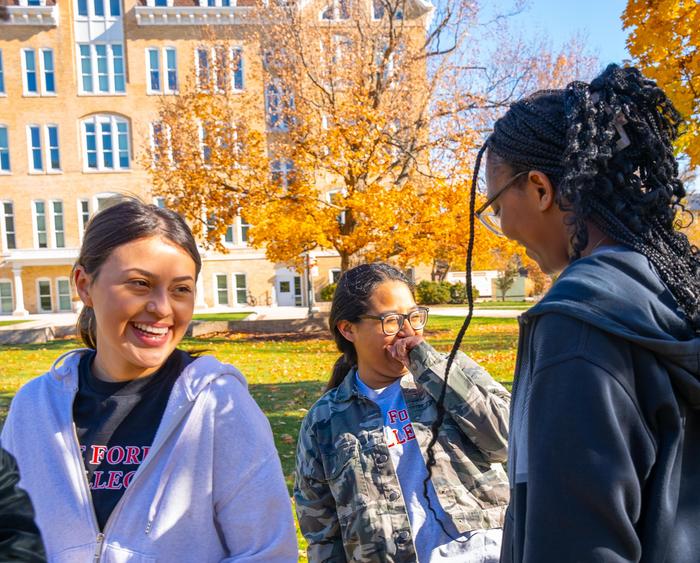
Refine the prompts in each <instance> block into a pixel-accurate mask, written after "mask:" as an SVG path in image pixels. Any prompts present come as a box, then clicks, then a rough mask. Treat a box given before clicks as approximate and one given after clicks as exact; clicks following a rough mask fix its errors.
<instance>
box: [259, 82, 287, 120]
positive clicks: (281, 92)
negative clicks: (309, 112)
mask: <svg viewBox="0 0 700 563" xmlns="http://www.w3.org/2000/svg"><path fill="white" fill-rule="evenodd" d="M270 88H273V89H274V90H275V96H276V97H277V110H276V113H275V115H276V116H277V119H276V123H275V124H273V123H272V122H271V117H272V113H271V111H270V106H271V104H270V98H271V96H270V95H269V93H270ZM264 95H265V122H266V124H267V129H268V131H289V123H288V119H287V117H288V116H285V115H284V111H285V108H284V107H283V106H291V107H292V108H293V107H294V97H293V96H292V97H291V98H290V100H291V103H289V100H285V89H284V87H283V85H282V84H281V83H280V82H279V81H278V80H271V81H270V82H268V83H267V84H266V85H265V94H264ZM280 111H281V112H282V113H279V112H280Z"/></svg>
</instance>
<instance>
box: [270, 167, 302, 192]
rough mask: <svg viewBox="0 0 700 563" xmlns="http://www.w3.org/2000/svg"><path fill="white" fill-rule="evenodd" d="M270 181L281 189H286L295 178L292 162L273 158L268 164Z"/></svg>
mask: <svg viewBox="0 0 700 563" xmlns="http://www.w3.org/2000/svg"><path fill="white" fill-rule="evenodd" d="M270 174H271V176H272V182H273V183H274V184H276V185H278V186H279V187H281V188H282V189H283V190H285V191H286V190H288V189H289V187H290V186H291V185H292V184H293V183H294V181H295V179H296V172H295V170H294V163H293V162H292V161H291V160H273V161H272V163H271V164H270Z"/></svg>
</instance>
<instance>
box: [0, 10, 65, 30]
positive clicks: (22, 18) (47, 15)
mask: <svg viewBox="0 0 700 563" xmlns="http://www.w3.org/2000/svg"><path fill="white" fill-rule="evenodd" d="M5 10H6V14H7V20H6V21H4V22H3V23H2V24H0V25H31V26H48V27H56V26H57V25H58V5H56V6H5Z"/></svg>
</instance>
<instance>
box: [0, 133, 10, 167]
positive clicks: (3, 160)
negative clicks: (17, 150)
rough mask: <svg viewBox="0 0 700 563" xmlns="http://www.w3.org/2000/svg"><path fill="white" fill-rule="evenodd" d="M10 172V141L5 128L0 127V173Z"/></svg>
mask: <svg viewBox="0 0 700 563" xmlns="http://www.w3.org/2000/svg"><path fill="white" fill-rule="evenodd" d="M9 171H10V140H9V136H8V134H7V126H5V125H0V172H9Z"/></svg>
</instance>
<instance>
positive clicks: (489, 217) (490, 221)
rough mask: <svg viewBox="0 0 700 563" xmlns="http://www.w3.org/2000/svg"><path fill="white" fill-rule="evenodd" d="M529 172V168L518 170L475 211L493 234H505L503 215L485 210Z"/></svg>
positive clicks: (475, 214) (500, 235) (501, 235)
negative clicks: (502, 222)
mask: <svg viewBox="0 0 700 563" xmlns="http://www.w3.org/2000/svg"><path fill="white" fill-rule="evenodd" d="M529 173H530V171H529V170H524V171H523V172H518V173H517V174H516V175H515V176H513V177H512V178H510V180H508V181H507V182H506V183H505V185H504V186H503V187H502V188H501V189H500V190H498V191H497V192H496V193H495V194H493V195H492V196H491V197H490V198H488V199H487V200H486V201H485V202H484V204H483V205H482V206H481V207H479V209H477V210H476V211H475V212H474V216H475V217H476V218H477V219H478V220H479V221H481V224H482V225H484V227H486V228H487V229H488V230H489V231H491V232H492V233H493V234H495V235H498V236H499V237H503V236H505V235H504V234H503V230H502V229H501V217H500V216H499V215H496V214H495V213H494V212H493V211H491V212H490V213H484V211H486V210H487V209H488V208H489V207H491V205H493V202H494V201H496V200H497V199H498V198H499V197H500V196H501V194H502V193H503V192H505V191H506V190H507V189H508V188H510V187H511V186H513V185H514V184H515V181H516V180H517V179H518V178H520V177H521V176H523V175H524V174H529Z"/></svg>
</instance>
